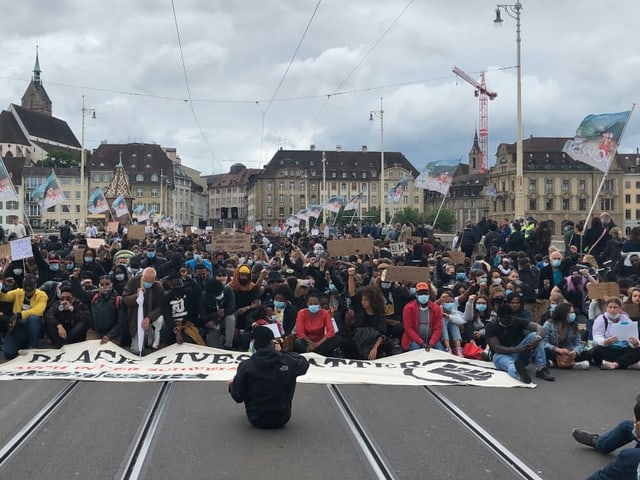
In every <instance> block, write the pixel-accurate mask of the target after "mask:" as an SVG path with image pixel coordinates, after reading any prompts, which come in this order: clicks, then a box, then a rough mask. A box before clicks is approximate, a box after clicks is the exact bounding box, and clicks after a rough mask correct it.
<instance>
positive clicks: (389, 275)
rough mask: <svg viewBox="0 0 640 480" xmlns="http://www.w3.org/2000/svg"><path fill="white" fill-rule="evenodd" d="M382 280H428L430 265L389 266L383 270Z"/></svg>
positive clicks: (415, 281) (416, 281) (414, 281)
mask: <svg viewBox="0 0 640 480" xmlns="http://www.w3.org/2000/svg"><path fill="white" fill-rule="evenodd" d="M382 280H384V281H385V282H401V283H402V282H411V283H418V282H428V281H429V268H428V267H394V266H390V267H387V268H386V269H385V270H384V271H383V272H382Z"/></svg>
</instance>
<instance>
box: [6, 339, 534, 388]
mask: <svg viewBox="0 0 640 480" xmlns="http://www.w3.org/2000/svg"><path fill="white" fill-rule="evenodd" d="M250 356H251V355H250V354H249V353H242V352H231V351H227V350H217V349H214V348H209V347H202V346H199V345H188V344H182V345H171V346H169V347H166V348H163V349H160V350H158V351H156V352H153V353H151V354H149V355H147V356H145V357H138V356H136V355H134V354H132V353H130V352H129V351H128V350H125V349H123V348H120V347H118V346H116V345H114V344H113V343H107V344H105V345H100V341H99V340H91V341H87V342H82V343H76V344H72V345H67V346H65V347H63V348H61V349H60V350H56V349H48V350H22V351H21V352H20V355H18V357H17V358H15V359H14V360H11V361H10V362H7V363H4V364H0V380H16V379H29V380H35V379H46V378H48V379H59V380H89V381H110V382H160V381H196V380H201V381H202V380H205V381H226V380H228V379H231V378H233V376H234V375H235V373H236V368H237V367H238V364H239V363H240V362H241V361H242V360H246V359H247V358H249V357H250ZM304 356H305V357H307V358H308V359H309V362H310V363H311V367H310V368H309V371H308V372H307V374H306V375H304V376H302V377H299V379H298V381H299V382H300V383H319V384H376V385H472V386H484V387H535V385H533V384H530V385H525V384H523V383H521V382H518V381H517V380H514V379H513V378H511V377H510V376H509V375H507V374H506V373H505V372H501V371H499V370H496V369H495V368H494V366H493V364H492V363H489V362H481V361H477V360H466V359H463V358H460V357H456V356H453V355H450V354H448V353H444V352H439V351H434V350H432V351H430V352H425V351H424V350H416V351H413V352H407V353H403V354H400V355H394V356H392V357H387V358H385V359H383V360H377V361H373V362H372V361H368V360H345V359H341V358H330V357H323V356H321V355H318V354H315V353H308V354H305V355H304Z"/></svg>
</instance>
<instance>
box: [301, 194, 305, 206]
mask: <svg viewBox="0 0 640 480" xmlns="http://www.w3.org/2000/svg"><path fill="white" fill-rule="evenodd" d="M305 203H306V199H305V198H304V195H300V204H301V205H305Z"/></svg>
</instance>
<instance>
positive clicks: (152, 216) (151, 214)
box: [146, 208, 158, 223]
mask: <svg viewBox="0 0 640 480" xmlns="http://www.w3.org/2000/svg"><path fill="white" fill-rule="evenodd" d="M157 216H158V214H157V213H156V209H155V208H152V209H151V210H149V214H148V216H147V219H146V220H147V221H149V222H151V223H156V218H157Z"/></svg>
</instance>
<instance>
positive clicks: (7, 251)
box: [0, 243, 11, 258]
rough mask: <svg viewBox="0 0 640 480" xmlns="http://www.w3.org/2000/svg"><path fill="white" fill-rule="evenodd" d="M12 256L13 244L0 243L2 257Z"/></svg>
mask: <svg viewBox="0 0 640 480" xmlns="http://www.w3.org/2000/svg"><path fill="white" fill-rule="evenodd" d="M7 257H11V245H9V244H8V243H5V244H4V245H0V258H7Z"/></svg>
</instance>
